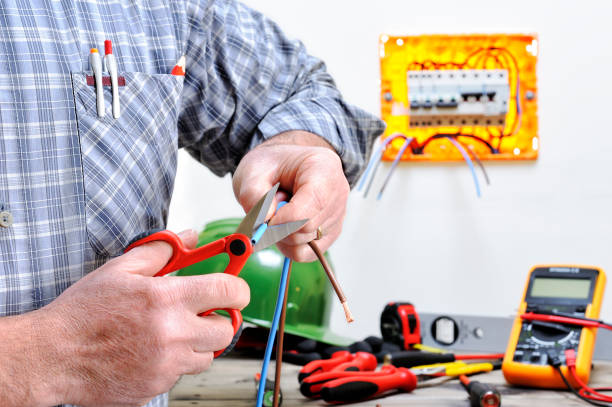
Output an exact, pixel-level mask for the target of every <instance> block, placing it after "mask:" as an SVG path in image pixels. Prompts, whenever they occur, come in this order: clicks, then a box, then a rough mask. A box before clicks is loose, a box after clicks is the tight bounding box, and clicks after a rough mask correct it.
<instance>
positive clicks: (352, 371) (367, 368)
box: [300, 352, 386, 399]
mask: <svg viewBox="0 0 612 407" xmlns="http://www.w3.org/2000/svg"><path fill="white" fill-rule="evenodd" d="M351 357H352V358H353V360H352V361H349V362H344V363H341V364H339V365H337V366H336V367H334V368H333V369H331V370H329V371H327V372H323V371H317V372H316V373H313V374H311V375H309V376H307V377H305V378H304V379H303V380H302V381H301V382H300V392H301V393H302V395H304V396H305V397H308V398H311V399H316V398H320V397H321V389H322V388H323V386H324V385H325V384H326V383H327V382H329V381H331V380H336V379H340V378H346V377H352V378H358V377H369V376H371V375H373V374H377V373H379V372H374V370H375V369H376V356H374V355H372V354H371V353H367V352H357V353H355V354H354V355H351ZM385 374H386V373H385Z"/></svg>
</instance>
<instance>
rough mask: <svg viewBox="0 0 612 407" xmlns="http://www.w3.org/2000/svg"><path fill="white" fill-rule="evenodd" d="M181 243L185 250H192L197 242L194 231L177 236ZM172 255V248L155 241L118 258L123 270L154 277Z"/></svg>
mask: <svg viewBox="0 0 612 407" xmlns="http://www.w3.org/2000/svg"><path fill="white" fill-rule="evenodd" d="M178 237H179V238H180V239H181V242H182V243H183V245H184V246H185V247H186V248H187V249H193V248H194V247H195V246H196V244H197V241H198V236H197V234H196V232H195V231H193V230H191V229H188V230H184V231H182V232H181V233H179V234H178ZM172 255H173V248H172V246H170V244H168V243H166V242H164V241H161V240H157V241H153V242H149V243H146V244H143V245H142V246H137V247H135V248H133V249H132V250H130V251H129V252H127V253H126V254H124V255H123V256H121V257H120V259H122V262H125V263H124V264H123V266H124V267H123V270H124V271H127V272H129V273H132V274H140V275H142V276H148V277H151V276H154V275H155V274H157V273H158V272H159V271H160V270H161V269H162V268H163V267H164V266H165V265H166V264H168V262H169V261H170V258H171V257H172Z"/></svg>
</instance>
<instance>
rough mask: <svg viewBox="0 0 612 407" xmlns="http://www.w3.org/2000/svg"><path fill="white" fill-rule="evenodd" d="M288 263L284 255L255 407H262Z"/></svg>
mask: <svg viewBox="0 0 612 407" xmlns="http://www.w3.org/2000/svg"><path fill="white" fill-rule="evenodd" d="M290 264H291V259H289V258H288V257H285V262H284V263H283V272H282V274H281V280H280V284H279V286H278V297H277V299H276V309H275V310H274V317H273V318H272V326H270V334H269V335H268V343H267V344H266V351H265V353H264V359H263V365H262V366H261V375H260V376H259V386H258V387H257V404H256V406H257V407H262V405H263V397H264V393H265V390H266V378H267V376H268V365H269V364H270V358H271V357H272V348H273V347H274V339H275V338H276V331H277V330H278V323H279V320H280V314H281V311H282V308H283V299H284V297H285V287H286V285H287V274H288V273H289V265H290Z"/></svg>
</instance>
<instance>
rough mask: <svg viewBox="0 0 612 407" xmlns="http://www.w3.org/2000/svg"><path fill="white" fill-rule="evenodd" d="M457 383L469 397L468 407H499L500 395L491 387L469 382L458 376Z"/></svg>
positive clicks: (464, 377) (465, 377) (463, 376)
mask: <svg viewBox="0 0 612 407" xmlns="http://www.w3.org/2000/svg"><path fill="white" fill-rule="evenodd" d="M459 381H460V382H461V384H462V385H463V387H465V389H466V390H467V391H468V393H469V395H470V407H499V406H500V405H501V394H500V393H499V391H497V389H495V388H494V387H493V386H491V385H489V384H486V383H481V382H478V381H471V380H470V379H469V378H468V377H467V376H466V375H460V376H459Z"/></svg>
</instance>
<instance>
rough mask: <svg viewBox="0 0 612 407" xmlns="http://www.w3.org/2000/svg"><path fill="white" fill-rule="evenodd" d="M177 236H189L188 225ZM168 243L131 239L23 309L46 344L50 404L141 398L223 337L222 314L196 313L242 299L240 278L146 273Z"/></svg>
mask: <svg viewBox="0 0 612 407" xmlns="http://www.w3.org/2000/svg"><path fill="white" fill-rule="evenodd" d="M180 236H181V239H182V240H183V242H184V243H185V244H186V246H188V247H194V246H195V242H196V240H197V238H196V236H195V233H194V232H193V231H188V232H183V233H181V234H180ZM171 250H172V249H171V248H170V246H169V245H168V244H166V243H162V242H154V243H150V244H147V245H143V246H139V247H136V248H134V249H132V250H130V251H129V252H128V253H126V254H124V255H122V256H120V257H117V258H115V259H113V260H111V261H109V262H108V263H106V264H105V265H104V266H102V267H100V268H99V269H97V270H95V271H93V272H92V273H90V274H88V275H87V276H85V277H84V278H82V279H81V280H79V281H78V282H76V283H75V284H74V285H72V286H71V287H70V288H68V289H67V290H66V291H64V292H63V293H62V294H61V295H60V296H59V297H58V298H57V299H56V300H54V301H53V302H52V303H51V304H49V305H47V306H46V307H44V308H42V309H40V310H38V311H35V312H33V313H30V314H36V315H35V316H34V318H36V322H35V323H33V324H32V326H36V327H37V330H38V332H36V333H35V334H36V336H37V337H38V338H40V339H41V340H40V341H37V343H41V344H42V345H43V346H45V345H46V346H45V349H43V353H42V355H43V357H44V359H45V360H44V362H41V363H44V364H45V365H46V366H47V368H48V369H49V372H48V373H49V376H48V378H49V380H50V381H51V382H53V383H54V385H53V386H52V387H54V388H53V393H55V394H56V395H57V399H56V400H52V401H53V403H54V404H58V403H70V404H78V405H82V406H98V405H117V406H123V405H125V406H139V405H142V404H145V403H146V402H147V401H149V400H150V399H151V398H153V397H154V396H156V395H158V394H160V393H164V392H166V391H168V390H169V389H170V388H171V387H172V385H174V383H175V382H176V381H177V380H178V379H179V377H180V376H181V375H182V374H195V373H199V372H201V371H203V370H205V369H207V368H208V367H209V366H210V364H211V361H212V358H213V355H212V352H213V351H216V350H219V349H223V348H225V347H227V346H228V345H229V343H230V342H231V340H232V337H233V330H232V326H231V324H230V322H229V320H228V319H226V318H224V317H221V316H218V315H214V314H213V315H210V316H207V317H199V316H198V314H199V313H201V312H204V311H207V310H209V309H213V308H235V309H242V308H243V307H245V306H246V305H247V304H248V302H249V288H248V285H247V284H246V283H245V282H244V280H242V279H240V278H237V277H234V276H231V275H227V274H209V275H202V276H190V277H164V278H152V276H153V275H154V274H155V273H156V272H157V271H159V270H160V269H161V268H162V267H163V266H164V265H165V264H166V263H167V262H168V260H169V258H170V256H171ZM26 315H28V314H26ZM24 316H25V315H24ZM46 388H47V389H48V390H51V389H50V388H49V386H46ZM0 399H1V397H0ZM46 401H50V400H46Z"/></svg>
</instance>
